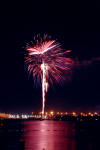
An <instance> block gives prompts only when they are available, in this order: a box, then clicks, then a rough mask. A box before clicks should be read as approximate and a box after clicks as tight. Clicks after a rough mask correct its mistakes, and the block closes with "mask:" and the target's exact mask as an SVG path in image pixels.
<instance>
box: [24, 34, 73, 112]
mask: <svg viewBox="0 0 100 150" xmlns="http://www.w3.org/2000/svg"><path fill="white" fill-rule="evenodd" d="M26 51H27V53H26V57H25V65H26V67H27V69H28V72H29V74H32V75H33V78H34V81H38V80H40V79H41V84H42V114H43V115H44V109H45V96H46V92H47V90H48V87H49V84H50V83H51V84H53V82H54V81H56V82H60V81H62V79H64V77H65V78H66V76H64V75H65V72H66V71H67V72H68V71H69V70H70V64H71V61H72V60H71V58H68V53H69V52H70V50H66V51H64V50H63V49H62V48H61V46H60V44H59V43H58V42H56V40H51V39H50V37H48V36H47V35H44V37H43V38H40V37H39V36H37V37H36V38H35V39H34V41H33V42H32V43H31V44H30V45H28V46H27V47H26Z"/></svg>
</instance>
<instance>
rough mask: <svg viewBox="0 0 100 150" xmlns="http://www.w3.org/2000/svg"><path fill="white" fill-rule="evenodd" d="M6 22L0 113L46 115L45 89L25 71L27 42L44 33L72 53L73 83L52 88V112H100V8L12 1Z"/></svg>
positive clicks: (0, 56)
mask: <svg viewBox="0 0 100 150" xmlns="http://www.w3.org/2000/svg"><path fill="white" fill-rule="evenodd" d="M1 6H2V10H1V19H0V41H1V46H0V66H1V67H0V75H1V77H0V112H6V113H7V112H9V113H13V112H18V113H22V112H23V113H24V112H32V111H33V112H39V111H41V88H35V87H34V84H33V80H32V79H31V78H30V79H28V76H27V73H26V72H25V69H24V52H25V49H24V47H25V45H26V43H27V42H29V41H30V40H32V39H33V37H34V36H35V35H36V34H38V33H40V34H42V35H43V34H44V33H47V34H48V35H51V36H52V37H53V39H58V41H59V42H60V43H61V44H62V47H63V48H64V49H71V50H72V53H71V57H72V58H73V60H75V61H76V62H77V65H76V64H75V65H73V69H72V74H70V80H68V81H66V82H65V83H64V84H63V85H54V87H53V88H52V87H50V88H49V90H48V93H47V98H46V110H55V111H69V112H71V111H87V112H88V111H100V23H99V20H100V19H99V18H100V4H99V3H98V1H95V2H94V3H92V2H91V1H90V2H88V3H85V2H84V1H83V2H80V1H75V2H72V1H70V2H67V3H65V2H63V1H61V2H58V1H55V2H53V1H47V2H45V1H42V2H40V1H36V2H35V1H34V2H32V1H30V2H28V1H27V3H26V2H24V3H21V2H16V1H14V3H10V2H7V3H6V1H5V2H4V4H2V5H1Z"/></svg>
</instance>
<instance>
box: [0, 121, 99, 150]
mask: <svg viewBox="0 0 100 150" xmlns="http://www.w3.org/2000/svg"><path fill="white" fill-rule="evenodd" d="M2 122H3V123H2V124H1V125H0V150H99V149H100V147H99V143H100V140H99V135H100V128H99V126H100V122H99V121H83V122H72V121H53V120H44V121H32V120H31V121H29V120H26V121H22V120H3V121H2Z"/></svg>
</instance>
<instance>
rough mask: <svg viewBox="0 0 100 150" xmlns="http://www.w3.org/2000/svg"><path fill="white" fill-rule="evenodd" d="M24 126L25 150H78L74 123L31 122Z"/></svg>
mask: <svg viewBox="0 0 100 150" xmlns="http://www.w3.org/2000/svg"><path fill="white" fill-rule="evenodd" d="M24 125H25V126H24V129H25V132H24V139H25V150H31V149H34V150H35V149H36V150H76V141H75V129H74V123H68V122H63V121H59V122H58V121H36V122H32V121H31V122H25V123H24Z"/></svg>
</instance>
